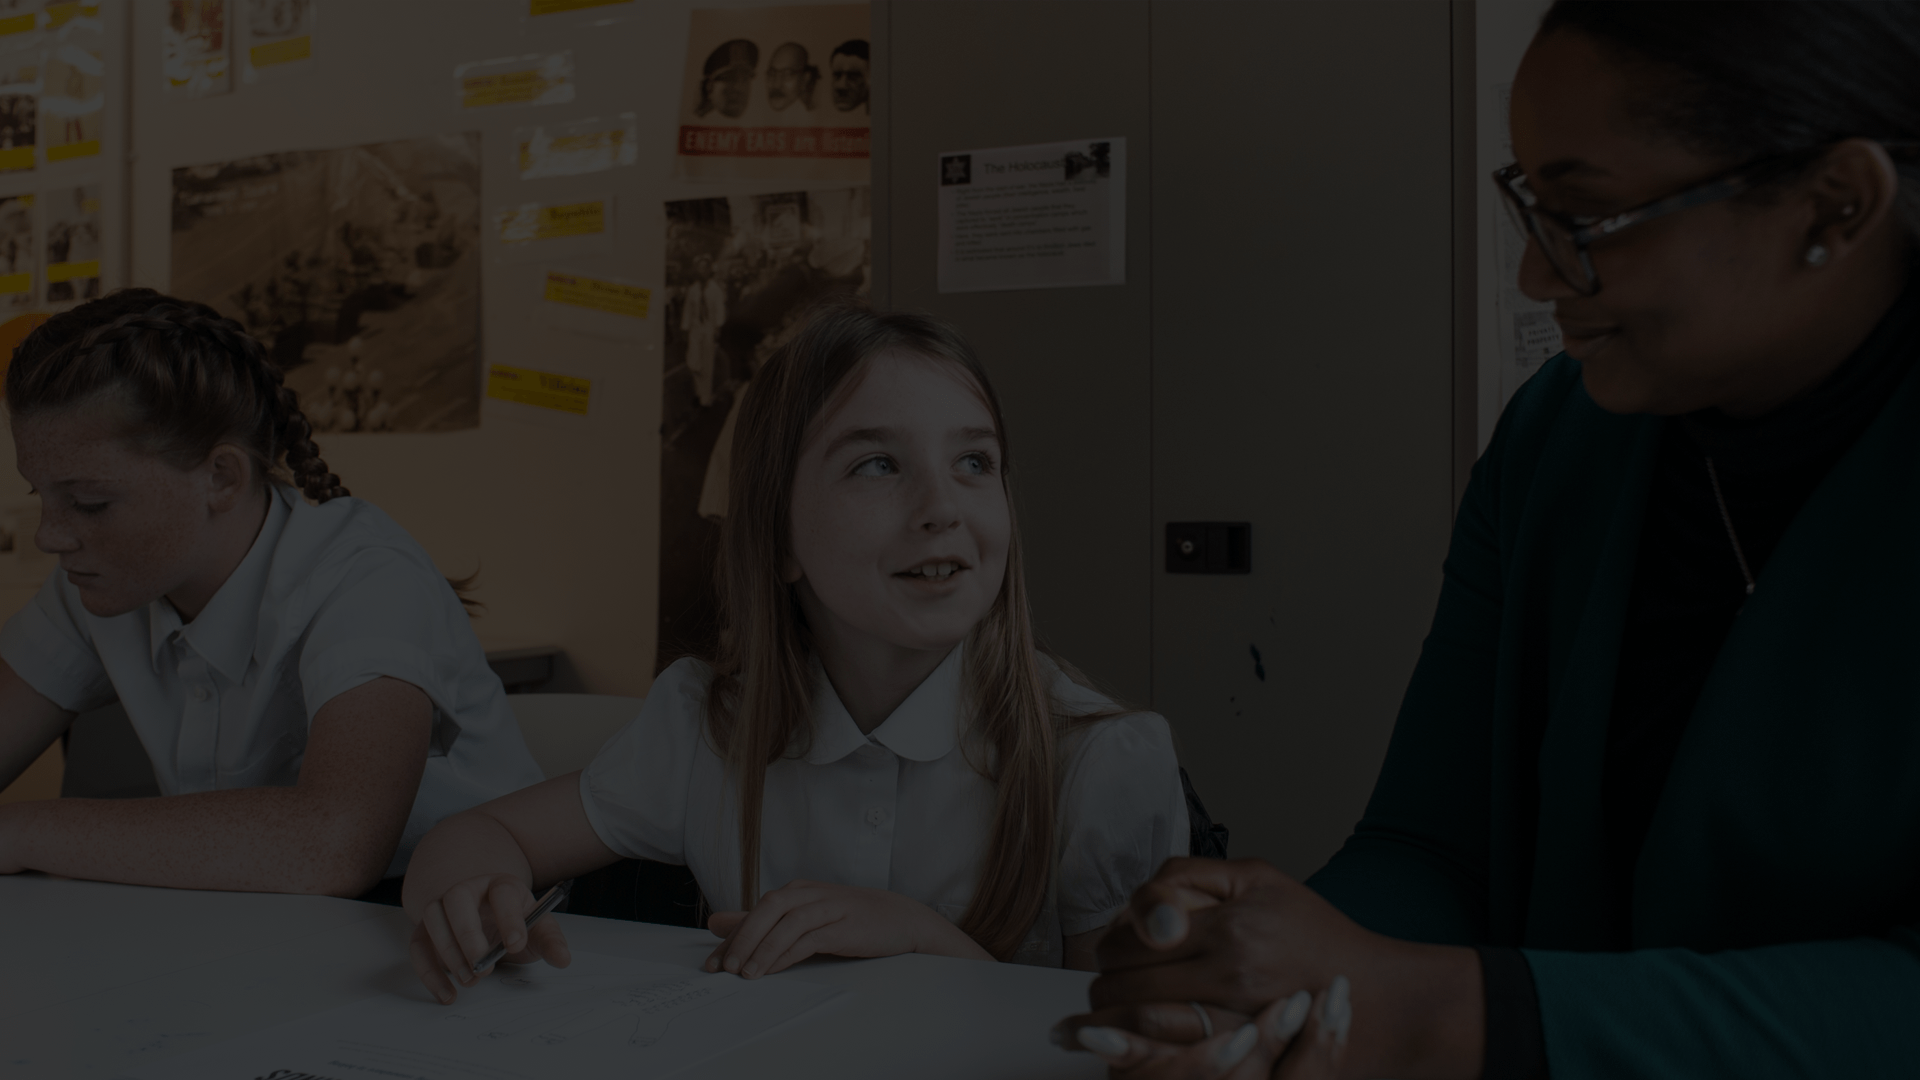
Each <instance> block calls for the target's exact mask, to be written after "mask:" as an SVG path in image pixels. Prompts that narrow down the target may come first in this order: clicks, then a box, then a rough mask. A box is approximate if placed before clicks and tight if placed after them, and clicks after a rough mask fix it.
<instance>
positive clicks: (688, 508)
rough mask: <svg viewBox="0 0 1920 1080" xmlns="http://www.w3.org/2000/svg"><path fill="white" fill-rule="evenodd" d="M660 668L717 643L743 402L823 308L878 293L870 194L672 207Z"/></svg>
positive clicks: (731, 199) (793, 195) (827, 193)
mask: <svg viewBox="0 0 1920 1080" xmlns="http://www.w3.org/2000/svg"><path fill="white" fill-rule="evenodd" d="M666 209H667V244H666V269H665V273H664V274H663V275H662V277H663V278H664V280H665V284H666V291H665V303H664V304H662V305H661V311H660V314H659V317H660V318H661V319H662V321H663V322H664V323H665V326H664V330H665V339H666V362H665V364H664V368H665V370H664V373H663V379H664V385H663V386H662V388H661V398H662V404H661V410H662V424H661V427H660V433H661V435H660V438H661V447H660V608H659V610H660V633H659V642H660V645H659V654H658V659H659V662H660V663H662V664H664V663H667V662H669V661H671V660H672V659H673V658H674V657H676V656H680V655H683V654H684V653H685V652H686V651H688V650H699V649H702V648H705V647H707V646H708V645H709V644H711V642H712V636H713V633H714V629H715V598H714V594H713V553H714V550H715V548H716V545H717V543H718V539H719V530H720V522H721V521H722V520H723V519H724V518H725V517H726V513H727V473H728V469H729V467H730V462H731V460H732V453H731V451H732V446H733V431H734V427H735V426H736V424H737V423H738V422H739V412H740V403H741V401H742V400H743V398H744V396H745V394H746V391H747V388H748V387H749V386H751V385H752V383H753V379H754V376H755V374H756V373H758V372H759V370H760V368H761V367H762V366H763V365H765V364H766V362H767V360H768V359H769V358H770V357H772V355H773V354H774V351H775V350H777V349H779V348H780V346H782V345H784V344H786V343H787V341H788V340H789V339H791V338H792V337H793V336H794V335H795V334H797V333H798V332H799V331H800V327H801V325H802V324H803V323H804V321H805V318H806V315H807V312H808V310H809V309H811V308H812V307H813V306H814V305H815V304H817V303H819V302H821V301H823V300H826V299H829V298H832V297H835V296H858V297H864V296H866V295H867V294H868V291H869V289H870V288H871V286H872V279H873V254H872V243H871V237H872V218H873V216H872V204H871V192H870V190H869V189H868V188H866V187H853V188H836V189H830V190H817V191H794V192H787V193H783V194H778V195H734V196H728V197H726V198H713V199H689V200H686V201H684V202H670V203H668V204H667V205H666Z"/></svg>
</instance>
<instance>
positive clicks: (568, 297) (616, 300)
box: [546, 271, 653, 319]
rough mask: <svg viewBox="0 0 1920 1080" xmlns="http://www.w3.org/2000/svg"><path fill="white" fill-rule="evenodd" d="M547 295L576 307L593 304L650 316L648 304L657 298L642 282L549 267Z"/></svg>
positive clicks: (639, 316) (620, 312)
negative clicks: (554, 269) (550, 268)
mask: <svg viewBox="0 0 1920 1080" xmlns="http://www.w3.org/2000/svg"><path fill="white" fill-rule="evenodd" d="M546 298H547V299H548V300H551V301H553V302H554V303H556V304H572V305H573V306H575V307H583V308H592V309H594V310H595V311H607V312H612V313H613V314H615V315H627V316H631V317H632V318H635V319H644V318H646V317H647V304H648V303H649V302H650V301H651V300H652V299H653V293H652V291H651V290H648V289H643V288H641V287H640V286H638V285H622V284H620V283H619V282H617V281H600V280H598V279H596V278H590V277H581V276H579V275H578V274H561V273H555V272H551V271H549V272H548V274H547V292H546Z"/></svg>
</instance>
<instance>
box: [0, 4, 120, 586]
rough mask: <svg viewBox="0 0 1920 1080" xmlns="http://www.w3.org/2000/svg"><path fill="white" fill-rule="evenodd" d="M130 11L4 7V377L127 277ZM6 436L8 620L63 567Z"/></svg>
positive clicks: (0, 330)
mask: <svg viewBox="0 0 1920 1080" xmlns="http://www.w3.org/2000/svg"><path fill="white" fill-rule="evenodd" d="M126 35H127V5H126V4H125V3H124V2H123V0H104V2H101V3H73V2H65V3H43V2H39V0H13V2H10V3H5V4H0V372H4V371H5V369H6V362H7V360H9V359H10V358H11V357H12V355H13V349H14V347H15V346H16V345H18V344H19V343H20V341H21V340H22V339H24V338H25V337H26V335H27V334H28V333H29V332H30V331H31V330H32V329H33V328H34V327H36V326H38V325H39V324H40V323H42V322H44V321H45V320H46V319H47V317H48V316H49V315H51V314H53V313H55V312H59V311H63V310H65V309H67V308H70V307H72V306H73V305H74V304H76V303H79V302H81V301H84V300H87V299H90V298H92V297H95V296H99V295H100V294H101V293H102V292H103V291H106V290H108V289H112V288H117V287H118V286H120V285H121V284H124V283H125V280H126V277H125V275H126V250H127V249H126V240H127V233H126V221H127V215H126V184H125V177H126V154H125V145H126V130H127V128H126V124H127V107H126V102H127V81H126V77H125V72H126V67H127V52H126V40H127V38H126ZM12 457H13V441H12V439H10V438H0V614H11V613H12V612H13V611H14V610H15V609H16V608H18V607H19V606H20V605H21V604H23V603H25V602H26V600H27V598H28V597H29V596H31V595H32V593H33V591H34V590H35V589H36V588H38V587H39V585H40V582H41V581H42V580H43V579H44V578H45V577H46V575H47V573H48V572H49V571H50V570H52V569H53V567H54V565H55V560H54V559H52V558H51V557H48V556H44V555H42V554H41V553H40V552H39V551H38V550H36V549H35V547H34V544H33V532H34V529H35V528H36V527H37V525H38V522H39V516H40V507H39V500H37V499H35V498H34V497H33V496H31V495H29V494H28V492H27V486H26V483H25V481H23V480H21V479H20V477H19V475H18V474H17V473H16V472H15V471H14V468H13V461H12Z"/></svg>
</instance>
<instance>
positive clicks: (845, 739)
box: [806, 645, 965, 765]
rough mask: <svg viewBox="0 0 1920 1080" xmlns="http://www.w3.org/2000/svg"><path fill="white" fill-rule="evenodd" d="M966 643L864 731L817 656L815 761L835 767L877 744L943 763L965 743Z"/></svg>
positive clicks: (810, 759) (907, 755)
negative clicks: (962, 730)
mask: <svg viewBox="0 0 1920 1080" xmlns="http://www.w3.org/2000/svg"><path fill="white" fill-rule="evenodd" d="M963 652H965V648H964V646H960V645H956V646H954V648H953V651H952V652H950V653H948V654H947V658H946V659H945V660H942V661H940V666H939V667H937V668H934V669H933V673H932V674H931V675H928V676H927V677H926V679H925V680H924V681H922V682H921V683H920V685H919V686H917V687H915V688H914V691H913V693H911V694H908V695H907V700H905V701H903V702H901V703H900V707H899V708H897V709H895V710H893V713H892V714H891V715H890V716H888V717H887V718H886V720H884V721H883V722H882V723H881V724H880V726H879V727H877V728H874V729H873V734H872V735H862V734H861V733H860V727H859V725H857V724H855V723H854V722H853V717H852V716H851V715H849V714H848V712H847V707H846V706H845V705H844V704H842V703H841V701H840V695H839V693H838V692H836V691H835V690H834V688H833V682H832V680H830V679H828V678H827V672H826V669H825V668H823V667H821V666H820V661H819V660H818V659H816V660H814V662H813V671H814V691H813V745H812V747H811V748H810V749H809V750H808V751H807V758H806V760H807V763H808V764H810V765H830V764H832V763H834V762H836V761H839V760H840V759H841V758H843V757H846V756H847V755H848V754H851V753H853V752H854V751H855V750H858V749H860V748H861V747H862V746H865V745H866V744H868V743H870V742H872V743H878V744H880V745H881V746H884V747H886V748H887V749H888V750H891V751H893V752H894V753H896V754H898V755H900V756H901V757H903V758H906V759H908V760H910V761H938V760H939V759H941V758H943V757H946V756H947V755H948V754H950V753H952V752H953V748H954V747H955V746H958V745H959V744H960V728H961V725H962V723H963V722H964V719H965V718H964V717H963V716H962V715H961V709H960V699H961V685H960V676H961V673H962V670H963V664H962V658H961V654H962V653H963Z"/></svg>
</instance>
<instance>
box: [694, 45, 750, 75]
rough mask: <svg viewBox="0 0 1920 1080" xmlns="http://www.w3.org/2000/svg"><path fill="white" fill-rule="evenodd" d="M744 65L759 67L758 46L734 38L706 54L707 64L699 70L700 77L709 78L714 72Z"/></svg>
mask: <svg viewBox="0 0 1920 1080" xmlns="http://www.w3.org/2000/svg"><path fill="white" fill-rule="evenodd" d="M739 64H745V65H747V66H748V67H759V66H760V46H758V45H755V44H754V43H753V42H751V41H748V40H747V39H746V38H734V39H733V40H732V41H723V42H721V43H720V44H718V45H716V46H714V49H713V51H712V52H710V53H708V54H707V62H706V64H705V65H704V66H702V67H701V69H700V74H701V75H702V76H711V75H713V73H714V72H716V71H721V70H724V69H726V68H730V67H734V66H736V65H739Z"/></svg>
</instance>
